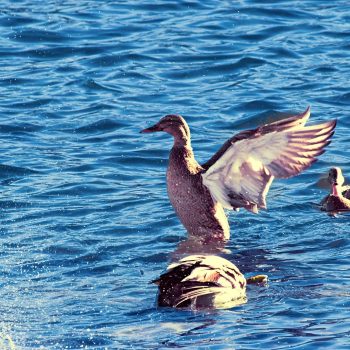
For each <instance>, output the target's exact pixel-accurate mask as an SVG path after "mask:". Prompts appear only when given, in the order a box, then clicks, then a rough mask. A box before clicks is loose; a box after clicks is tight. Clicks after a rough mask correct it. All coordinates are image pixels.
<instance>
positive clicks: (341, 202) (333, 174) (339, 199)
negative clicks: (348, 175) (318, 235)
mask: <svg viewBox="0 0 350 350" xmlns="http://www.w3.org/2000/svg"><path fill="white" fill-rule="evenodd" d="M328 182H329V184H330V185H331V193H330V194H329V195H328V196H326V197H325V198H323V200H322V201H321V203H320V205H321V209H322V210H324V211H329V212H337V211H346V210H350V186H343V185H344V176H343V173H342V171H341V169H340V168H338V167H334V168H331V169H330V170H329V173H328Z"/></svg>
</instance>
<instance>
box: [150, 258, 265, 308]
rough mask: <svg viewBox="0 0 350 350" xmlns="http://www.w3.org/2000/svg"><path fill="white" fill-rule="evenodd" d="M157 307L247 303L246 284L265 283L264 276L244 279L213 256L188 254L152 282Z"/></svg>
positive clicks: (220, 305)
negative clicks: (155, 291) (156, 296)
mask: <svg viewBox="0 0 350 350" xmlns="http://www.w3.org/2000/svg"><path fill="white" fill-rule="evenodd" d="M152 282H153V283H155V284H157V285H158V288H159V292H158V305H159V306H169V307H177V308H192V309H199V308H229V307H233V306H237V305H240V304H244V303H245V302H246V301H247V297H246V285H247V283H266V282H267V276H265V275H258V276H254V277H251V278H249V279H247V280H246V279H245V277H244V276H243V274H242V273H241V272H240V271H239V269H238V267H237V266H236V265H234V264H232V263H231V262H230V261H228V260H226V259H224V258H222V257H219V256H215V255H208V256H205V255H190V256H187V257H185V258H183V259H181V260H180V261H178V262H176V263H173V264H171V265H169V267H168V268H167V271H166V272H165V273H164V274H162V275H161V276H160V277H159V278H158V279H156V280H154V281H152Z"/></svg>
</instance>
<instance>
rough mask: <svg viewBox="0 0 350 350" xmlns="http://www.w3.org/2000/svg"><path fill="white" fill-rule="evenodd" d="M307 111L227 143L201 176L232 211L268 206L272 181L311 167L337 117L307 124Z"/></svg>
mask: <svg viewBox="0 0 350 350" xmlns="http://www.w3.org/2000/svg"><path fill="white" fill-rule="evenodd" d="M309 115H310V109H309V108H308V109H307V110H306V111H305V112H304V113H302V114H300V115H299V116H295V117H292V118H287V119H286V120H285V121H279V122H275V123H272V124H269V125H265V126H263V127H260V128H257V129H255V130H253V131H250V132H242V133H240V134H238V135H237V136H235V137H233V138H231V139H230V140H229V143H230V144H229V145H228V146H227V142H226V143H225V144H224V146H225V145H226V146H225V147H226V148H225V149H224V151H223V152H222V153H221V154H220V155H219V156H218V154H216V155H215V156H214V157H216V158H215V159H216V160H215V162H213V163H212V164H211V166H210V167H209V168H207V170H206V172H203V174H202V178H203V184H204V185H205V186H207V187H208V188H209V190H210V192H211V194H212V197H213V198H214V199H215V200H216V201H218V202H220V203H221V204H222V205H223V206H224V207H225V208H229V209H235V208H237V207H245V208H246V209H248V210H251V211H254V212H255V211H257V208H266V194H267V192H268V190H269V187H270V185H271V183H272V181H273V179H274V178H275V177H276V178H288V177H291V176H295V175H297V174H299V173H300V172H301V171H303V170H305V169H307V168H308V167H309V166H310V165H311V164H312V163H314V162H315V161H316V160H317V158H316V157H318V156H319V155H321V154H323V153H324V152H325V149H324V148H325V147H326V146H328V145H329V143H330V142H331V141H330V139H331V137H332V136H333V134H334V129H335V126H336V121H335V120H333V121H328V122H325V123H321V124H317V125H312V126H305V123H306V121H307V119H308V118H309ZM214 157H213V158H214ZM213 158H212V159H213ZM208 163H210V161H209V162H208ZM208 163H206V164H208Z"/></svg>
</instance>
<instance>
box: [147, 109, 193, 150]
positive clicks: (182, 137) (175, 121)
mask: <svg viewBox="0 0 350 350" xmlns="http://www.w3.org/2000/svg"><path fill="white" fill-rule="evenodd" d="M156 131H164V132H167V133H168V134H170V135H172V136H174V141H175V144H181V145H182V144H188V143H189V142H190V128H189V127H188V125H187V123H186V121H185V119H184V118H182V117H181V116H180V115H177V114H169V115H166V116H165V117H163V118H162V119H161V120H160V121H159V122H158V123H157V124H155V125H153V126H151V127H149V128H147V129H143V130H141V131H140V132H141V133H149V132H156Z"/></svg>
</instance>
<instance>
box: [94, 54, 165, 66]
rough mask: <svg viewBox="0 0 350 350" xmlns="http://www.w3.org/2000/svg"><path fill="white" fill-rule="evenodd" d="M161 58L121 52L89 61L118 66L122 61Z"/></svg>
mask: <svg viewBox="0 0 350 350" xmlns="http://www.w3.org/2000/svg"><path fill="white" fill-rule="evenodd" d="M158 61H159V60H158V59H156V58H155V57H153V56H151V55H143V54H135V53H131V52H128V53H120V54H119V55H113V56H111V55H109V56H103V57H97V58H94V59H91V60H90V61H89V65H92V66H98V67H110V66H118V65H120V64H121V63H124V62H128V63H130V64H131V63H134V62H145V63H146V62H158Z"/></svg>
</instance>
